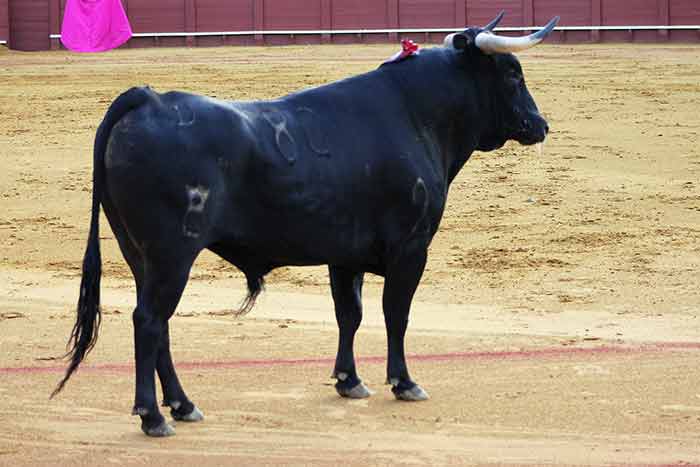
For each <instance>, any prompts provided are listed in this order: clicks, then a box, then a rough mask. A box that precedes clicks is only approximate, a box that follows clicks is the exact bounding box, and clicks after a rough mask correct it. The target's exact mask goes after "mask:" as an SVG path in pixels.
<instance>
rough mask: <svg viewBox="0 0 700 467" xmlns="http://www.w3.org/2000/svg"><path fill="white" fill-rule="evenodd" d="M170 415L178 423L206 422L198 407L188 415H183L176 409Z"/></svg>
mask: <svg viewBox="0 0 700 467" xmlns="http://www.w3.org/2000/svg"><path fill="white" fill-rule="evenodd" d="M170 414H171V415H172V416H173V418H174V419H175V420H177V421H178V422H201V421H202V420H204V414H203V413H202V411H201V410H199V409H198V408H197V406H196V405H193V406H192V411H191V412H190V413H188V414H184V415H183V414H181V413H179V412H178V411H177V410H174V409H173V410H171V411H170Z"/></svg>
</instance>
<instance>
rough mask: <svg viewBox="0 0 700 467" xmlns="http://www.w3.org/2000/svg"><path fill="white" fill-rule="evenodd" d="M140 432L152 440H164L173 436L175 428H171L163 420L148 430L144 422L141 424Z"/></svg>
mask: <svg viewBox="0 0 700 467" xmlns="http://www.w3.org/2000/svg"><path fill="white" fill-rule="evenodd" d="M141 431H143V432H144V433H146V435H148V436H151V437H153V438H164V437H166V436H173V435H174V434H175V428H173V427H172V425H170V424H169V423H168V422H166V421H165V420H163V422H161V423H160V424H158V425H156V426H154V427H150V428H149V427H148V425H147V424H146V423H145V422H142V423H141Z"/></svg>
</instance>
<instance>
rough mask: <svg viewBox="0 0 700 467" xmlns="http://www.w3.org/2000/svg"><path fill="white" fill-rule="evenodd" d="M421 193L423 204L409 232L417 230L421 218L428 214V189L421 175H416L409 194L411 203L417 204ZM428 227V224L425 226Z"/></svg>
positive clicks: (412, 232)
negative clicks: (411, 191)
mask: <svg viewBox="0 0 700 467" xmlns="http://www.w3.org/2000/svg"><path fill="white" fill-rule="evenodd" d="M421 193H422V194H423V206H422V208H421V213H420V215H419V216H418V219H417V220H416V223H415V224H414V225H413V228H412V229H411V234H414V233H415V232H416V230H418V225H419V224H420V223H421V221H422V220H423V219H425V216H426V215H427V214H428V205H429V204H430V200H429V199H428V189H427V188H426V187H425V182H424V181H423V179H422V178H421V177H418V178H417V179H416V183H415V184H414V185H413V193H412V194H411V197H412V200H413V204H418V203H419V202H420V199H419V196H420V194H421ZM428 228H429V226H426V229H428Z"/></svg>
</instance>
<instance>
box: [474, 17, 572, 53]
mask: <svg viewBox="0 0 700 467" xmlns="http://www.w3.org/2000/svg"><path fill="white" fill-rule="evenodd" d="M558 22H559V17H558V16H556V17H554V18H552V20H551V21H550V22H549V23H547V25H546V26H545V27H543V28H542V29H540V30H539V31H537V32H536V33H533V34H530V35H529V36H523V37H507V36H497V35H496V34H492V33H491V32H488V31H484V32H481V33H479V34H478V35H477V36H476V41H475V42H476V46H477V47H478V48H480V49H481V51H482V52H484V53H486V54H505V53H512V52H520V51H522V50H526V49H529V48H530V47H534V46H536V45H537V44H539V43H540V42H542V41H543V40H544V38H545V37H547V36H548V35H549V33H551V32H552V30H553V29H554V27H555V26H556V25H557V23H558Z"/></svg>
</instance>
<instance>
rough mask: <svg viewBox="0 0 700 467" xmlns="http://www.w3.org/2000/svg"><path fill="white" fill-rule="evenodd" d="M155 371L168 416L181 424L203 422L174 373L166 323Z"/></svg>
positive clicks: (200, 413) (168, 328) (202, 416)
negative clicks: (156, 371)
mask: <svg viewBox="0 0 700 467" xmlns="http://www.w3.org/2000/svg"><path fill="white" fill-rule="evenodd" d="M156 369H157V370H158V378H159V379H160V384H161V387H162V388H163V406H164V407H170V414H171V415H172V416H173V418H174V419H175V420H178V421H183V422H199V421H201V420H204V415H203V414H202V412H201V411H200V410H199V409H198V408H197V406H195V405H194V404H193V403H192V401H190V400H189V399H188V398H187V394H185V391H184V390H183V389H182V385H181V384H180V380H179V379H178V377H177V373H176V372H175V366H174V365H173V358H172V356H171V355H170V326H169V324H168V321H166V322H165V325H164V330H163V336H162V337H161V341H160V348H159V349H158V360H157V361H156Z"/></svg>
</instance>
